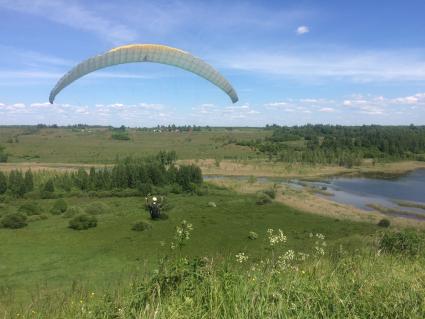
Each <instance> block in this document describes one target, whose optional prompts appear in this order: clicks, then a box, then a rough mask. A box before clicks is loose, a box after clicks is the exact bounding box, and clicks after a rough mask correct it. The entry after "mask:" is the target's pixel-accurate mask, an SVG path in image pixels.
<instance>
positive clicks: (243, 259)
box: [236, 252, 248, 264]
mask: <svg viewBox="0 0 425 319" xmlns="http://www.w3.org/2000/svg"><path fill="white" fill-rule="evenodd" d="M247 260H248V255H245V253H243V252H242V253H239V254H237V255H236V261H237V262H238V263H241V264H243V263H244V262H246V261H247Z"/></svg>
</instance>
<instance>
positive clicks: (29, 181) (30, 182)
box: [24, 169, 34, 192]
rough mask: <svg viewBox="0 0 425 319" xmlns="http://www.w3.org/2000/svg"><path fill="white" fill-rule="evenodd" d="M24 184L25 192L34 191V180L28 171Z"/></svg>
mask: <svg viewBox="0 0 425 319" xmlns="http://www.w3.org/2000/svg"><path fill="white" fill-rule="evenodd" d="M24 184H25V192H31V191H33V190H34V179H33V175H32V172H31V170H30V169H29V170H27V171H26V172H25V178H24Z"/></svg>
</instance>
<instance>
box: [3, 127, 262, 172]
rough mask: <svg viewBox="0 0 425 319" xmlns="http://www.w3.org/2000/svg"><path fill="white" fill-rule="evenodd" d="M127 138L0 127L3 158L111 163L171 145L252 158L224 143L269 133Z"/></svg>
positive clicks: (189, 152)
mask: <svg viewBox="0 0 425 319" xmlns="http://www.w3.org/2000/svg"><path fill="white" fill-rule="evenodd" d="M128 131H129V137H130V140H128V141H121V140H115V139H112V132H111V130H109V129H107V128H86V129H71V128H57V129H53V128H43V129H29V128H20V127H0V145H3V146H5V147H6V151H7V153H9V154H10V155H9V162H31V161H32V162H41V163H101V164H104V163H112V162H114V160H115V159H116V158H117V156H119V157H121V158H122V157H126V156H148V155H154V154H157V153H158V152H159V151H161V150H175V151H176V152H177V155H178V158H179V159H196V158H221V159H222V158H250V157H251V158H253V157H256V153H255V152H254V151H253V150H251V149H250V148H249V147H244V146H238V145H235V144H228V143H227V142H228V140H229V139H241V140H249V139H253V138H261V137H263V136H266V135H268V134H270V133H269V132H267V131H264V130H262V129H251V128H245V129H233V130H231V131H229V130H226V129H224V128H223V129H212V131H200V132H198V131H193V132H161V133H157V132H152V131H140V130H136V129H129V130H128Z"/></svg>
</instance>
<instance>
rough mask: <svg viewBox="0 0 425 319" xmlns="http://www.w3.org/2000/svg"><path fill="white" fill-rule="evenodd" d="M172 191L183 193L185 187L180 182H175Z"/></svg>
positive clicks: (173, 192)
mask: <svg viewBox="0 0 425 319" xmlns="http://www.w3.org/2000/svg"><path fill="white" fill-rule="evenodd" d="M170 193H172V194H181V193H183V188H182V187H181V186H180V185H179V184H173V185H171V189H170Z"/></svg>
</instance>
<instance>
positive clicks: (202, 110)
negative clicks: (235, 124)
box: [191, 104, 260, 122]
mask: <svg viewBox="0 0 425 319" xmlns="http://www.w3.org/2000/svg"><path fill="white" fill-rule="evenodd" d="M258 114H260V112H259V111H258V110H256V109H253V108H252V107H251V106H250V105H248V104H244V105H231V106H225V107H220V106H217V105H215V104H201V105H199V106H197V107H194V108H192V114H191V116H192V117H195V118H197V119H198V120H203V121H206V122H207V121H208V120H212V121H219V120H221V121H228V120H234V119H245V118H250V117H253V116H254V117H255V116H256V115H258Z"/></svg>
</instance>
